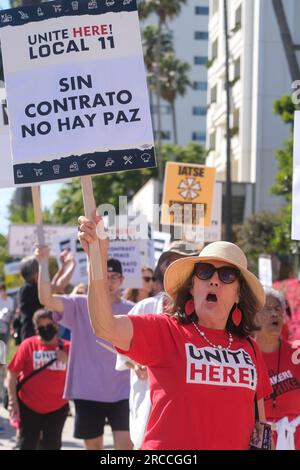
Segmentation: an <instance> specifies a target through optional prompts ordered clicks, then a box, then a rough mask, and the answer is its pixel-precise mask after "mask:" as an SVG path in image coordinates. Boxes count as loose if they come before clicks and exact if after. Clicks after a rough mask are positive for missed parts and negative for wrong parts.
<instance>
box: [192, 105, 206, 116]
mask: <svg viewBox="0 0 300 470" xmlns="http://www.w3.org/2000/svg"><path fill="white" fill-rule="evenodd" d="M206 113H207V107H206V106H193V115H194V116H206Z"/></svg>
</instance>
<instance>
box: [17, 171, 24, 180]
mask: <svg viewBox="0 0 300 470" xmlns="http://www.w3.org/2000/svg"><path fill="white" fill-rule="evenodd" d="M17 178H24V176H23V175H22V171H21V170H17Z"/></svg>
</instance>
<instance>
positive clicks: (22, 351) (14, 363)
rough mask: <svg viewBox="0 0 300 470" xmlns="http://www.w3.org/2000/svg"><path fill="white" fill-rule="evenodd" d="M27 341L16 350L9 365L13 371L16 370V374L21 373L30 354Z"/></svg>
mask: <svg viewBox="0 0 300 470" xmlns="http://www.w3.org/2000/svg"><path fill="white" fill-rule="evenodd" d="M27 344H28V343H27V341H26V340H25V341H23V342H22V343H21V344H20V346H19V348H18V350H17V351H16V353H15V355H14V357H13V358H12V360H11V361H10V363H9V364H8V365H7V369H8V370H10V371H11V372H14V373H15V374H17V375H19V374H20V373H21V372H22V371H23V370H24V367H25V362H26V359H27V355H28V347H27Z"/></svg>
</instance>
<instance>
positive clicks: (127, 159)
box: [123, 155, 132, 165]
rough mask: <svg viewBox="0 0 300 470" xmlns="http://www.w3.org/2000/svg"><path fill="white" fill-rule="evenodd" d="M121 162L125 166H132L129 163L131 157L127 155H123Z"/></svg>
mask: <svg viewBox="0 0 300 470" xmlns="http://www.w3.org/2000/svg"><path fill="white" fill-rule="evenodd" d="M123 160H124V162H125V165H128V163H130V165H132V161H131V160H132V156H131V155H129V156H127V155H124V157H123Z"/></svg>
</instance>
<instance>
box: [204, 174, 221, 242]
mask: <svg viewBox="0 0 300 470" xmlns="http://www.w3.org/2000/svg"><path fill="white" fill-rule="evenodd" d="M221 238H222V183H217V182H216V183H215V189H214V194H213V202H212V210H211V223H210V225H209V226H208V227H204V241H205V242H209V243H210V242H217V241H220V240H221Z"/></svg>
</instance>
